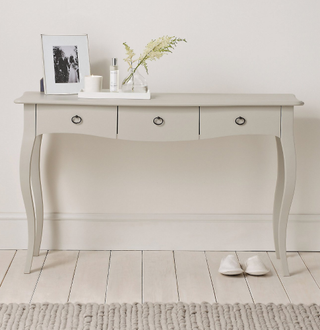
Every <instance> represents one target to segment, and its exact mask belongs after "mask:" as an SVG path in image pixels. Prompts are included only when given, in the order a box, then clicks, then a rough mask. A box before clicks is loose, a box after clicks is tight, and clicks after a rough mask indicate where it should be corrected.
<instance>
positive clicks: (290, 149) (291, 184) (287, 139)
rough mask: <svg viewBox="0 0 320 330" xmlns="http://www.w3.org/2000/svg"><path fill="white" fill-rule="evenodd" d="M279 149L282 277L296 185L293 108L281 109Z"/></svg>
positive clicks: (279, 227)
mask: <svg viewBox="0 0 320 330" xmlns="http://www.w3.org/2000/svg"><path fill="white" fill-rule="evenodd" d="M281 122H282V125H281V140H280V142H281V147H282V154H283V174H284V175H283V193H282V200H281V206H280V211H279V226H278V235H279V254H280V259H281V265H282V272H283V275H284V276H290V274H289V268H288V261H287V255H286V238H287V223H288V216H289V211H290V207H291V203H292V199H293V194H294V189H295V183H296V153H295V146H294V135H293V107H282V120H281Z"/></svg>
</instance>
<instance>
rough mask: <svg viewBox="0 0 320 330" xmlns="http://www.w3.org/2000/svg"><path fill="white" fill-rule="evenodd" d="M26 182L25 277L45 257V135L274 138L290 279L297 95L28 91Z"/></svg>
mask: <svg viewBox="0 0 320 330" xmlns="http://www.w3.org/2000/svg"><path fill="white" fill-rule="evenodd" d="M15 102H16V103H19V104H24V134H23V141H22V148H21V159H20V180H21V190H22V195H23V200H24V204H25V208H26V214H27V219H28V254H27V260H26V265H25V273H30V271H31V266H32V259H33V256H37V255H39V249H40V244H41V237H42V228H43V202H42V191H41V183H40V169H39V162H40V146H41V139H42V135H43V134H47V133H77V134H88V135H95V136H100V137H105V138H111V139H124V140H134V141H167V142H170V141H188V140H201V139H211V138H216V137H221V136H230V135H248V134H249V135H271V136H274V137H275V140H276V147H277V154H278V177H277V184H276V191H275V199H274V208H273V233H274V242H275V250H276V254H277V257H278V258H280V259H281V264H282V269H283V275H284V276H289V269H288V263H287V258H286V229H287V221H288V215H289V211H290V207H291V202H292V198H293V194H294V187H295V177H296V174H295V172H296V159H295V146H294V134H293V121H294V113H293V112H294V111H293V110H294V106H298V105H303V102H301V101H299V100H297V99H296V98H295V96H294V95H291V94H153V95H152V98H151V99H150V100H122V99H80V98H78V97H77V95H45V94H43V93H39V92H26V93H25V94H24V95H23V96H22V97H21V98H19V99H17V100H16V101H15Z"/></svg>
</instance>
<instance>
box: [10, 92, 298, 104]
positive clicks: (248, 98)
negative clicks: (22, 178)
mask: <svg viewBox="0 0 320 330" xmlns="http://www.w3.org/2000/svg"><path fill="white" fill-rule="evenodd" d="M15 103H18V104H52V105H53V104H64V105H79V106H81V105H95V106H131V107H132V106H139V107H143V106H146V107H148V106H152V107H154V106H166V107H170V106H172V107H179V106H181V107H185V106H201V107H206V106H211V107H212V106H219V107H232V106H298V105H303V104H304V103H303V102H302V101H299V100H298V99H297V98H296V97H295V96H294V95H293V94H205V93H152V95H151V99H150V100H125V99H84V98H78V95H57V94H55V95H48V94H44V93H40V92H25V93H24V94H23V96H21V97H20V98H18V99H16V100H15Z"/></svg>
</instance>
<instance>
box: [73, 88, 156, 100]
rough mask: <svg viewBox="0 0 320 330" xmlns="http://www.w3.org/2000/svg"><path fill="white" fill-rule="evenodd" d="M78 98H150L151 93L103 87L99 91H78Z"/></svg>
mask: <svg viewBox="0 0 320 330" xmlns="http://www.w3.org/2000/svg"><path fill="white" fill-rule="evenodd" d="M78 97H79V98H84V99H128V100H150V99H151V93H150V91H149V90H148V91H147V92H146V93H124V92H121V91H120V92H110V91H109V89H103V90H102V91H101V92H83V91H81V92H79V93H78Z"/></svg>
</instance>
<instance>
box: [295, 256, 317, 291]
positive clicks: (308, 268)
mask: <svg viewBox="0 0 320 330" xmlns="http://www.w3.org/2000/svg"><path fill="white" fill-rule="evenodd" d="M298 255H299V257H300V259H301V260H302V262H303V264H304V265H305V267H306V268H307V269H308V272H309V274H310V275H311V277H312V278H313V280H314V282H315V283H316V286H317V287H318V288H319V289H320V286H319V284H318V282H317V280H316V279H315V278H314V276H313V274H312V272H311V271H310V269H309V267H308V266H307V264H306V263H305V261H304V259H303V258H302V257H301V254H300V252H298Z"/></svg>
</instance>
